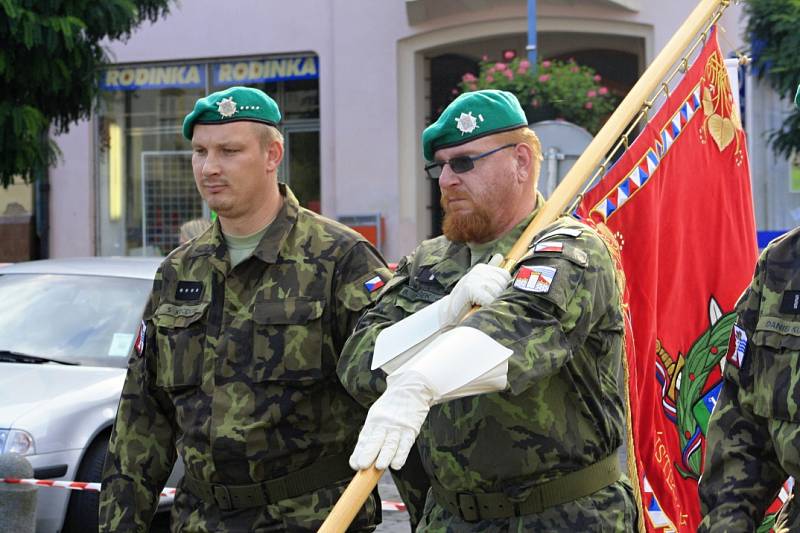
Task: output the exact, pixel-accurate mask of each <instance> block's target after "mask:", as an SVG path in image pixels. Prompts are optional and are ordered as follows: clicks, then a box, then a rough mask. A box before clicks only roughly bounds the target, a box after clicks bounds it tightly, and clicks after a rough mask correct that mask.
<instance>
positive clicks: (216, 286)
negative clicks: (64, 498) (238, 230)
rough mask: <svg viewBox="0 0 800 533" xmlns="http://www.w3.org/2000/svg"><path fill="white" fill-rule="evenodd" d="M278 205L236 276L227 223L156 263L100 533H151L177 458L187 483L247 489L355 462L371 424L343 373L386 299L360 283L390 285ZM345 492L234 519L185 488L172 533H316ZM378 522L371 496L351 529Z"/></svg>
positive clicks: (342, 232)
mask: <svg viewBox="0 0 800 533" xmlns="http://www.w3.org/2000/svg"><path fill="white" fill-rule="evenodd" d="M281 194H282V195H283V196H285V199H284V204H283V207H282V209H281V211H280V212H279V214H278V216H277V218H276V219H275V221H274V222H273V223H272V224H271V225H270V226H269V229H268V230H267V232H266V233H265V235H264V237H263V238H262V240H261V242H260V243H259V245H258V246H257V248H256V249H255V251H254V252H253V256H252V257H250V258H249V259H246V260H245V261H243V262H242V263H241V264H239V265H237V266H236V268H233V269H231V268H230V261H229V256H228V251H227V248H226V246H225V244H224V239H223V236H222V234H221V230H220V224H219V222H216V223H215V224H214V225H213V226H212V227H211V228H210V229H209V230H207V231H206V232H205V233H204V234H202V235H201V236H199V237H198V238H196V239H195V240H193V241H190V242H189V243H187V244H186V245H183V246H181V247H179V248H178V249H176V250H175V251H174V252H173V253H172V254H170V255H169V257H167V259H166V260H165V261H164V262H163V263H162V265H161V267H160V269H159V271H158V273H157V275H156V279H155V283H154V286H153V292H152V295H151V299H150V302H149V304H148V306H147V308H146V310H145V314H144V322H145V325H146V330H145V339H146V340H145V345H144V350H143V353H142V354H141V355H139V354H138V353H137V352H136V350H135V351H134V353H133V354H132V356H131V360H130V364H129V368H128V374H127V377H126V380H125V385H124V389H123V392H122V398H121V401H120V404H119V411H118V413H117V419H116V423H115V425H114V430H113V433H112V436H111V443H110V447H109V452H108V456H107V459H106V465H105V471H104V475H103V490H102V493H101V497H100V523H101V528H100V529H101V531H105V532H116V533H119V532H128V531H142V532H143V531H147V529H148V525H149V523H150V520H151V518H152V515H153V512H154V510H155V508H156V503H157V500H158V498H157V495H158V493H159V491H160V490H161V488H162V487H163V485H164V483H165V481H166V479H167V476H168V475H169V473H170V470H171V468H172V466H173V463H174V461H175V459H176V450H177V453H178V454H180V457H181V458H182V459H183V462H184V464H185V465H186V472H187V474H189V475H191V476H192V477H194V478H196V479H199V480H202V481H206V482H213V483H220V484H226V485H240V484H250V483H255V482H260V481H264V480H269V479H273V478H277V477H280V476H283V475H286V474H287V473H290V472H293V471H296V470H298V469H301V468H304V467H307V466H309V465H312V464H314V463H315V461H316V460H317V459H319V458H321V457H329V456H333V455H338V454H344V455H345V457H346V456H347V454H349V452H350V450H352V449H353V447H354V445H355V442H356V439H357V436H358V430H359V429H360V427H361V424H362V423H363V420H364V417H365V416H366V411H365V410H364V408H363V407H362V406H360V405H359V404H358V403H356V402H355V401H354V400H353V399H352V398H351V397H350V396H349V395H348V394H347V392H346V391H345V390H344V388H343V387H342V385H341V384H340V383H339V381H338V378H337V376H336V364H337V361H338V359H339V353H340V351H341V348H342V346H343V344H344V342H345V340H346V338H347V336H348V335H349V333H350V332H351V331H352V329H353V327H354V326H355V323H356V321H357V320H358V317H359V315H360V311H361V310H362V309H364V308H365V307H366V306H367V305H368V304H370V303H371V302H372V300H374V299H375V298H376V296H377V294H378V291H377V290H375V291H372V292H370V291H369V290H368V289H367V286H366V285H365V282H367V281H368V280H372V279H373V278H375V277H376V276H378V277H380V278H381V279H382V280H384V281H385V280H388V279H389V277H390V276H391V273H390V271H389V270H388V269H387V268H386V265H385V263H384V261H383V260H382V259H381V257H380V255H379V254H378V252H377V251H376V250H375V249H374V248H372V246H371V245H370V244H369V243H368V242H366V241H365V240H364V239H363V238H361V237H360V236H359V235H358V234H356V233H355V232H354V231H352V230H350V229H349V228H346V227H345V226H342V225H340V224H338V223H336V222H333V221H330V220H328V219H325V218H323V217H320V216H319V215H316V214H314V213H312V212H310V211H308V210H306V209H303V208H301V207H300V206H299V205H298V203H297V200H296V199H295V197H294V195H293V194H292V193H291V191H289V190H288V188H286V187H284V186H281ZM347 481H349V479H345V480H342V483H339V484H336V485H335V486H331V487H329V488H325V489H321V490H318V491H315V492H313V493H311V494H307V495H303V496H301V497H297V498H294V499H291V500H284V501H278V502H272V504H270V505H267V506H266V507H257V508H250V509H240V510H233V511H227V512H226V511H222V510H220V509H219V508H218V506H217V505H216V503H215V502H207V501H205V502H204V501H200V500H199V499H198V498H196V497H195V496H194V495H192V494H189V493H188V491H183V490H180V488H179V491H178V494H177V496H176V499H175V506H174V508H173V511H172V530H173V531H176V532H177V531H182V532H189V531H217V532H233V531H286V530H292V531H297V530H316V529H317V528H318V527H319V526H320V524H321V523H322V521H323V520H324V519H325V517H326V516H327V514H328V513H329V511H330V508H331V506H332V504H333V503H335V502H336V500H337V499H338V497H339V494H340V493H341V492H342V490H343V488H344V486H345V485H346V482H347ZM379 522H380V506H379V502H377V501H376V499H375V498H374V495H373V497H371V499H370V501H369V502H368V504H367V505H366V506H365V508H363V509H362V510H361V512H360V513H359V515H358V517H357V519H356V521H355V522H354V524H353V529H354V530H365V531H370V530H372V529H373V527H374V525H375V524H376V523H379Z"/></svg>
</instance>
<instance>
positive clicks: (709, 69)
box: [702, 53, 744, 165]
mask: <svg viewBox="0 0 800 533" xmlns="http://www.w3.org/2000/svg"><path fill="white" fill-rule="evenodd" d="M727 76H728V73H727V71H726V69H725V62H724V61H723V60H722V59H720V57H719V54H717V53H714V54H711V57H709V59H708V62H707V63H706V68H705V73H704V74H703V96H702V102H703V113H704V114H705V116H706V120H705V122H704V123H703V129H704V130H705V131H707V132H708V134H709V135H710V136H711V138H712V139H714V142H715V143H716V145H717V148H718V149H719V151H720V152H722V151H723V150H725V149H726V148H727V147H728V146H729V145H730V144H731V143H732V142H733V141H736V144H735V146H736V150H735V152H734V153H735V154H736V164H737V165H741V164H742V162H743V160H744V154H743V151H742V145H741V139H740V136H739V135H738V133H739V132H741V131H742V119H741V117H740V116H739V110H738V109H737V106H736V105H734V100H733V95H732V94H731V90H730V85H729V83H728V78H727Z"/></svg>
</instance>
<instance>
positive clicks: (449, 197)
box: [439, 191, 472, 209]
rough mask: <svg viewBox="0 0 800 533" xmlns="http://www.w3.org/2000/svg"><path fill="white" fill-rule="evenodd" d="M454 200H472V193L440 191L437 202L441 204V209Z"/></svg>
mask: <svg viewBox="0 0 800 533" xmlns="http://www.w3.org/2000/svg"><path fill="white" fill-rule="evenodd" d="M456 200H469V201H472V195H470V194H452V193H446V192H444V191H442V196H441V198H440V199H439V204H440V205H441V206H442V209H447V204H449V203H450V202H453V201H456Z"/></svg>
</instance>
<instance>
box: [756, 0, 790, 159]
mask: <svg viewBox="0 0 800 533" xmlns="http://www.w3.org/2000/svg"><path fill="white" fill-rule="evenodd" d="M745 13H746V15H747V17H748V22H747V30H746V32H747V39H748V40H749V43H750V53H751V55H752V57H753V71H754V72H755V73H756V75H757V76H758V77H759V78H763V79H766V80H767V82H768V83H769V84H770V86H772V88H773V89H774V90H775V91H776V92H777V93H778V94H779V95H781V96H782V97H784V98H788V99H789V100H790V101H791V100H794V95H795V92H796V91H797V84H798V83H800V0H747V2H746V4H745ZM770 143H771V144H772V148H773V149H774V150H775V152H776V153H778V154H783V155H787V156H788V155H790V154H791V153H792V152H793V151H794V150H800V110H797V109H795V110H794V112H793V113H791V114H790V115H789V116H788V117H787V118H786V119H785V120H784V122H783V124H782V125H781V127H780V128H779V129H777V130H775V131H773V132H772V133H771V134H770Z"/></svg>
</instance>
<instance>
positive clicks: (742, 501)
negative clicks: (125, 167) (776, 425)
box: [698, 252, 786, 532]
mask: <svg viewBox="0 0 800 533" xmlns="http://www.w3.org/2000/svg"><path fill="white" fill-rule="evenodd" d="M765 259H766V252H765V254H764V255H763V256H762V259H761V261H759V264H758V266H757V267H756V272H755V276H754V279H753V282H752V284H751V285H750V287H748V289H747V290H746V291H745V293H744V294H743V295H742V297H741V298H740V300H739V303H738V304H737V305H736V311H735V312H736V314H737V322H736V327H738V328H740V329H741V330H743V331H744V333H745V335H746V336H747V339H748V340H747V344H746V345H745V347H744V350H745V351H744V360H743V361H742V362H741V366H740V367H737V366H736V364H734V363H732V362H731V361H730V357H729V355H730V354H729V353H728V354H726V359H728V360H727V362H726V364H725V370H724V381H723V385H722V391H721V392H720V395H719V399H718V400H717V404H716V406H715V407H714V411H713V413H712V414H711V419H710V420H709V423H708V435H707V438H706V452H705V453H706V456H705V469H704V471H703V475H702V476H701V478H700V485H699V492H700V502H701V507H702V513H703V521H702V523H701V524H700V527H699V529H698V531H700V532H709V531H720V532H722V531H755V530H756V528H757V527H758V525H759V524H760V522H761V520H762V518H763V516H764V512H765V511H766V509H767V507H768V506H769V505H770V504H771V503H772V501H773V499H774V498H775V497H776V495H777V493H778V490H779V489H780V486H781V484H782V482H783V481H784V480H785V478H786V474H785V473H784V472H783V470H782V469H781V467H780V465H779V464H778V461H777V457H776V455H775V449H774V447H773V444H772V440H771V438H770V435H769V432H768V428H767V422H768V421H767V419H765V418H762V417H759V416H758V415H756V414H754V413H753V410H752V406H753V403H752V399H753V393H754V390H753V359H754V358H755V357H758V356H759V355H760V354H759V353H758V352H756V351H754V350H753V349H752V345H751V343H750V340H749V339H752V337H753V333H754V332H755V328H756V324H757V323H758V315H759V311H760V306H761V291H762V287H763V282H764V275H765V273H766V270H765V268H764V265H765V262H766V261H765ZM734 335H735V328H734V332H732V342H731V343H729V346H728V351H729V352H730V350H732V349H736V348H735V345H734V343H733V338H735V337H734Z"/></svg>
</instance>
